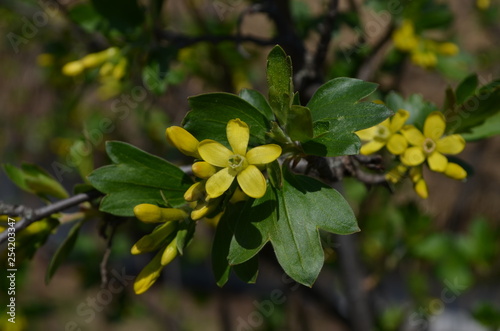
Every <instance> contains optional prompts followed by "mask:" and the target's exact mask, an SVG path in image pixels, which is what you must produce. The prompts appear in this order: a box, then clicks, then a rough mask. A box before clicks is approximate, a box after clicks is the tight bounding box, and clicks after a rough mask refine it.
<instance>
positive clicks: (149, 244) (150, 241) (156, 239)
mask: <svg viewBox="0 0 500 331" xmlns="http://www.w3.org/2000/svg"><path fill="white" fill-rule="evenodd" d="M176 228H177V223H176V222H166V223H165V224H162V225H160V226H158V227H156V229H154V230H153V232H151V233H150V234H148V235H145V236H144V237H142V238H141V239H139V241H138V242H136V243H135V245H134V246H133V247H132V249H131V250H130V253H132V254H133V255H137V254H142V253H147V252H152V251H154V250H157V249H158V248H160V247H161V246H162V245H163V244H164V241H165V239H166V238H167V237H168V236H169V235H170V234H171V233H173V232H174V231H175V229H176Z"/></svg>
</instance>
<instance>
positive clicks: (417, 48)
mask: <svg viewBox="0 0 500 331" xmlns="http://www.w3.org/2000/svg"><path fill="white" fill-rule="evenodd" d="M392 40H393V42H394V46H395V47H396V48H397V49H399V50H401V51H403V52H408V53H410V56H411V61H412V62H413V63H414V64H416V65H418V66H420V67H423V68H432V67H434V66H436V64H437V62H438V57H437V55H438V54H441V55H444V56H454V55H456V54H458V52H459V49H458V46H457V45H456V44H454V43H451V42H437V41H434V40H431V39H426V38H423V37H421V36H419V35H417V34H415V27H414V25H413V22H411V21H409V20H404V21H403V24H402V25H401V27H399V29H397V30H396V31H395V32H394V34H393V35H392Z"/></svg>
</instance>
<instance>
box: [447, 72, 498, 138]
mask: <svg viewBox="0 0 500 331" xmlns="http://www.w3.org/2000/svg"><path fill="white" fill-rule="evenodd" d="M498 112H500V81H493V82H491V83H489V84H487V85H484V86H482V87H481V88H479V89H476V93H474V95H473V96H471V97H469V98H468V99H467V100H466V101H465V102H464V103H462V104H461V105H458V106H457V107H455V109H453V110H451V111H448V112H446V121H447V127H446V129H447V133H466V132H470V131H471V130H472V129H473V128H474V127H476V126H479V125H481V124H483V122H485V120H486V119H488V118H489V117H492V116H494V115H495V114H497V113H498Z"/></svg>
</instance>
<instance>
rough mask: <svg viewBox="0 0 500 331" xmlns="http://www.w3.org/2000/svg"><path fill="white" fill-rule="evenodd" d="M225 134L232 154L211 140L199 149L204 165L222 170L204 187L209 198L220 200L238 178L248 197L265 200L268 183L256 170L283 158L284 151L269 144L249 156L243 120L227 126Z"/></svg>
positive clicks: (247, 138) (247, 130)
mask: <svg viewBox="0 0 500 331" xmlns="http://www.w3.org/2000/svg"><path fill="white" fill-rule="evenodd" d="M226 134H227V139H228V141H229V144H230V145H231V148H232V150H229V149H228V148H226V147H225V146H224V145H222V144H221V143H218V142H216V141H215V140H210V139H206V140H203V141H202V142H200V144H199V146H198V152H199V154H200V156H201V158H202V159H203V160H204V161H206V162H208V163H210V164H211V165H213V166H215V167H219V168H222V169H221V170H219V171H218V172H216V173H215V174H214V175H212V176H211V177H210V178H208V179H207V183H206V185H205V187H206V191H207V194H208V196H209V197H210V198H217V197H219V196H221V195H222V194H223V193H224V192H225V191H226V190H227V189H228V188H229V187H230V186H231V184H232V183H233V181H234V179H235V178H236V179H237V181H238V184H239V186H240V187H241V189H242V190H243V192H245V194H247V195H248V196H250V197H252V198H260V197H262V196H263V195H264V193H265V192H266V179H265V178H264V175H263V174H262V173H261V172H260V170H259V169H258V168H257V166H260V165H264V164H266V163H270V162H273V161H274V160H276V159H277V158H278V157H279V156H280V155H281V147H280V146H278V145H275V144H269V145H263V146H258V147H255V148H252V149H250V150H249V151H248V152H247V147H248V141H249V139H250V130H249V128H248V125H247V124H246V123H245V122H243V121H241V120H240V119H234V120H230V121H229V122H228V124H227V127H226Z"/></svg>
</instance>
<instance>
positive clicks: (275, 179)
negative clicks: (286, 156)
mask: <svg viewBox="0 0 500 331" xmlns="http://www.w3.org/2000/svg"><path fill="white" fill-rule="evenodd" d="M266 169H267V173H268V175H269V181H270V182H271V184H272V185H273V186H274V187H276V188H279V189H280V188H281V187H282V186H283V173H282V171H281V166H280V164H279V162H278V160H275V161H273V162H271V163H268V164H267V166H266Z"/></svg>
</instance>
